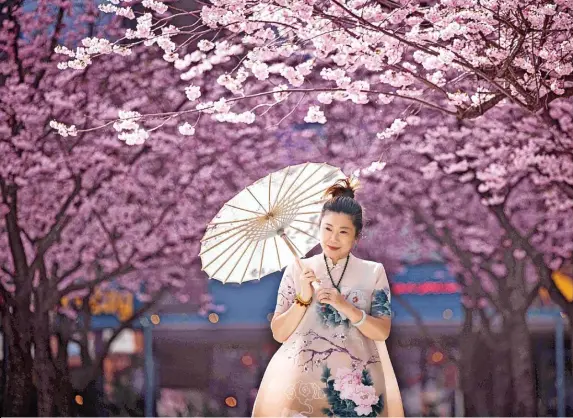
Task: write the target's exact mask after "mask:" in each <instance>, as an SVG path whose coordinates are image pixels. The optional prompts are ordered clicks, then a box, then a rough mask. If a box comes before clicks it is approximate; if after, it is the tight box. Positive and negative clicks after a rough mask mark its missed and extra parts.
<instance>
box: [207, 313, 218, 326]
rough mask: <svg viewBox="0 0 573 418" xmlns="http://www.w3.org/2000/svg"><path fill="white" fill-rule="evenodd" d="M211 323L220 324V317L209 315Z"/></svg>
mask: <svg viewBox="0 0 573 418" xmlns="http://www.w3.org/2000/svg"><path fill="white" fill-rule="evenodd" d="M209 322H211V323H213V324H216V323H217V322H219V315H217V314H216V313H214V312H213V313H210V314H209Z"/></svg>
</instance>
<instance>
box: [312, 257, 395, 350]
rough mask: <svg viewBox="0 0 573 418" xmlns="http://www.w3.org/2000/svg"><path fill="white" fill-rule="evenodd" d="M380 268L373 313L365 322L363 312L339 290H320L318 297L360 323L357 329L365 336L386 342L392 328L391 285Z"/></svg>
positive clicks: (373, 294)
mask: <svg viewBox="0 0 573 418" xmlns="http://www.w3.org/2000/svg"><path fill="white" fill-rule="evenodd" d="M378 266H379V267H378V273H377V278H376V283H375V286H374V291H373V292H372V304H371V312H370V315H365V320H364V321H362V311H361V310H360V309H358V308H357V307H355V306H354V305H353V304H352V303H350V302H348V301H347V300H346V299H345V298H344V296H342V295H341V294H340V292H338V290H337V289H332V288H326V289H320V290H319V291H318V292H317V294H316V297H317V299H318V301H319V302H321V303H328V304H330V305H332V307H333V308H334V309H336V310H337V311H338V312H340V313H341V314H343V315H344V316H346V317H347V318H348V320H349V321H350V322H351V323H352V324H356V323H359V325H357V328H358V330H360V332H361V333H362V334H364V336H366V337H368V338H370V339H372V340H374V341H385V340H386V339H387V338H388V337H389V336H390V328H391V327H392V310H391V307H390V285H389V284H388V278H387V277H386V272H385V270H384V266H382V264H378Z"/></svg>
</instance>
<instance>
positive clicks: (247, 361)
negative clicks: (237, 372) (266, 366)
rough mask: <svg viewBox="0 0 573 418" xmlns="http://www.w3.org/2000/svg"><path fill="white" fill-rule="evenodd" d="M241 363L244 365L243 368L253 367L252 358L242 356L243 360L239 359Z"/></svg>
mask: <svg viewBox="0 0 573 418" xmlns="http://www.w3.org/2000/svg"><path fill="white" fill-rule="evenodd" d="M241 362H242V363H243V364H244V365H245V366H252V365H253V358H252V357H251V356H249V355H248V354H245V355H244V356H243V358H241Z"/></svg>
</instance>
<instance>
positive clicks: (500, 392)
mask: <svg viewBox="0 0 573 418" xmlns="http://www.w3.org/2000/svg"><path fill="white" fill-rule="evenodd" d="M504 336H506V335H505V334H504V335H499V336H497V337H498V338H503V337H504ZM503 345H504V347H502V348H499V349H497V350H496V352H495V361H494V364H493V366H492V367H493V371H492V375H493V379H492V380H493V381H492V392H493V416H497V417H508V416H511V414H512V405H513V392H512V388H513V384H512V381H511V376H512V374H511V360H510V355H511V352H510V350H509V348H507V347H508V345H506V344H503Z"/></svg>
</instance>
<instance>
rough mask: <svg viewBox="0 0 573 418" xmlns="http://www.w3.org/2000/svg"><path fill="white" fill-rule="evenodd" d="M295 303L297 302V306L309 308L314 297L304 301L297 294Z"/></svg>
mask: <svg viewBox="0 0 573 418" xmlns="http://www.w3.org/2000/svg"><path fill="white" fill-rule="evenodd" d="M294 301H295V302H296V304H297V305H300V306H304V307H305V308H306V307H308V306H309V305H310V303H311V302H312V296H311V297H310V299H309V300H303V299H302V298H301V297H300V295H299V294H298V293H297V295H296V297H295V298H294Z"/></svg>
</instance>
